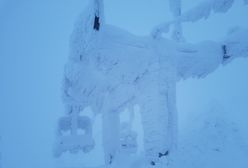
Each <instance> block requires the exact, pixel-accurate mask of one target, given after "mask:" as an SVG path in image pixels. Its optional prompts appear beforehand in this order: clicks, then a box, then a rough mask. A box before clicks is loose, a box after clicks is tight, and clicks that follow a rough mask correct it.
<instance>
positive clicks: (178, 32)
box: [169, 0, 183, 42]
mask: <svg viewBox="0 0 248 168" xmlns="http://www.w3.org/2000/svg"><path fill="white" fill-rule="evenodd" d="M169 3H170V10H171V12H172V15H173V17H174V20H176V22H175V24H174V31H173V34H172V38H173V39H174V40H175V41H177V42H180V41H182V40H183V30H182V23H181V21H180V20H179V17H180V16H181V0H169Z"/></svg>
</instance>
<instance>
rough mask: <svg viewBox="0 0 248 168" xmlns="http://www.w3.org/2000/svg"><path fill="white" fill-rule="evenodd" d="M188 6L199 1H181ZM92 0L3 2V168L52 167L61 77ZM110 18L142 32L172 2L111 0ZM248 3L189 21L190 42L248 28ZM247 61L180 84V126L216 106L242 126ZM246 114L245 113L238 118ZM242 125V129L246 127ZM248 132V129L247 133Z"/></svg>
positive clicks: (0, 3)
mask: <svg viewBox="0 0 248 168" xmlns="http://www.w3.org/2000/svg"><path fill="white" fill-rule="evenodd" d="M182 1H183V10H186V9H188V8H190V7H192V6H194V5H195V4H194V3H197V2H199V0H182ZM86 3H87V1H86V0H42V1H41V0H0V107H1V109H0V126H1V127H0V134H1V135H2V139H3V142H2V148H3V152H2V158H3V163H2V164H3V168H20V167H21V168H44V167H46V168H52V167H53V159H51V158H52V152H51V151H52V145H53V142H54V136H55V135H54V132H55V128H56V123H57V118H58V117H60V116H62V115H63V112H64V109H63V104H62V102H61V81H62V75H63V66H64V63H65V62H66V59H67V56H68V50H69V49H68V44H69V37H70V34H71V32H72V29H73V24H74V21H75V20H76V18H77V16H78V15H79V14H80V12H81V11H82V10H83V9H84V8H85V4H86ZM105 12H106V22H107V23H109V24H114V25H116V26H119V27H122V28H124V29H127V30H128V31H130V32H132V33H134V34H137V35H148V34H149V33H150V31H151V29H152V28H153V27H154V26H155V25H157V24H159V23H161V22H164V21H167V20H169V19H171V14H170V13H169V9H168V4H167V1H166V0H152V1H151V0H105ZM247 17H248V6H243V5H242V1H241V0H237V2H236V3H235V5H234V6H233V8H232V9H231V10H230V11H229V12H228V13H227V14H215V15H211V16H210V18H209V19H208V20H207V21H200V22H198V23H187V24H184V25H183V27H184V33H185V37H186V39H187V41H189V42H198V41H202V40H205V39H208V40H220V39H221V38H222V37H224V36H225V34H226V32H227V30H228V29H229V28H231V27H233V26H242V27H247V28H248V23H247V21H245V20H244V19H247ZM247 73H248V59H238V60H235V61H233V62H232V63H230V64H229V65H227V66H225V67H220V68H219V69H218V70H217V71H215V72H214V73H212V74H211V75H209V76H208V77H207V78H205V79H201V80H196V79H189V80H187V81H180V82H179V84H178V93H177V96H178V110H179V121H180V128H182V127H184V126H185V125H187V124H188V123H190V122H191V119H192V116H196V115H197V114H196V113H203V112H205V111H206V109H207V108H209V106H212V104H214V105H216V104H218V106H221V107H223V109H225V111H227V113H228V114H231V115H233V118H234V120H235V119H236V121H238V122H239V124H240V125H242V124H243V125H245V122H246V120H245V119H246V118H247V116H248V114H247V113H248V103H247V100H248V89H247V86H248V75H247ZM240 116H244V117H240ZM242 128H244V127H242ZM246 131H247V130H246Z"/></svg>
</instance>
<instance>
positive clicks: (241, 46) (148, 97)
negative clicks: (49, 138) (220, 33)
mask: <svg viewBox="0 0 248 168" xmlns="http://www.w3.org/2000/svg"><path fill="white" fill-rule="evenodd" d="M227 2H228V3H227ZM205 3H207V5H206V6H207V9H206V11H205V10H202V9H201V8H200V7H202V6H201V5H200V7H198V8H196V9H195V10H193V12H192V11H191V12H188V13H186V14H182V15H181V14H180V12H179V13H177V12H175V18H177V21H173V22H170V23H169V24H166V25H170V24H175V29H176V30H177V31H176V32H177V35H178V34H179V36H174V39H175V40H170V39H166V38H163V37H162V36H160V35H161V33H164V32H165V31H164V30H165V29H164V28H165V27H164V26H159V27H157V28H155V29H154V31H153V33H152V35H151V36H146V37H140V36H136V35H133V34H131V33H129V32H127V31H125V30H123V29H120V28H118V27H115V26H112V25H107V24H105V23H104V11H103V2H102V1H101V0H94V1H91V4H90V6H89V7H88V8H87V9H86V11H85V12H84V13H83V14H82V15H81V17H80V18H79V20H78V22H77V24H76V25H75V29H74V32H73V35H72V41H71V53H70V56H69V60H68V62H67V63H66V66H65V75H64V88H63V100H64V104H65V106H66V117H63V118H61V119H60V120H59V128H58V141H57V146H56V150H55V151H56V154H57V155H60V154H61V153H62V152H63V151H68V150H69V151H71V152H76V151H77V150H79V149H81V150H83V151H84V152H88V151H89V150H90V149H92V148H93V146H94V140H93V138H92V122H91V119H90V118H89V117H87V116H80V112H82V111H83V109H84V108H85V107H88V106H90V107H91V108H92V110H93V112H94V113H96V114H98V113H99V114H102V120H103V125H102V128H103V147H104V154H105V163H106V164H111V163H112V162H113V161H114V159H115V157H116V155H117V154H118V152H120V151H122V149H123V147H128V146H129V147H130V148H132V147H134V148H135V147H136V146H135V145H137V144H136V142H135V138H136V136H137V135H136V133H135V132H133V131H132V130H131V129H130V128H129V127H128V126H127V125H125V124H124V125H122V126H121V124H120V118H119V113H120V112H121V111H123V110H124V109H125V108H132V107H133V106H134V105H136V104H138V105H139V106H140V109H141V118H142V125H143V130H144V148H145V153H146V158H147V161H148V163H149V164H150V165H151V166H154V165H156V164H157V163H158V162H159V159H160V158H161V157H167V156H170V155H171V153H173V150H174V149H175V148H176V144H177V137H176V136H177V110H176V82H177V81H178V80H180V79H187V78H189V77H195V78H202V77H205V76H206V75H208V74H209V73H211V72H213V71H214V70H215V69H216V68H218V66H220V65H222V64H226V63H227V62H229V61H230V60H232V59H234V58H237V57H245V56H248V30H243V29H235V30H232V31H231V32H230V34H228V36H227V37H226V39H224V40H223V41H221V42H213V41H203V42H201V43H197V44H191V43H185V42H181V43H178V42H177V41H181V40H180V39H181V32H180V29H181V28H180V24H181V22H184V21H195V20H197V19H200V18H202V17H206V16H208V14H209V11H210V10H214V11H226V10H227V9H228V8H229V7H230V5H231V4H232V0H221V1H214V0H211V1H205ZM208 3H209V4H208ZM222 3H223V4H222ZM213 4H214V5H213ZM224 4H225V5H224ZM172 10H179V9H178V7H177V4H175V5H174V6H173V5H172ZM197 11H198V12H197ZM199 11H201V12H203V11H205V12H203V13H201V15H197V18H195V17H196V16H195V14H194V13H195V12H196V13H198V14H199ZM193 16H194V17H193ZM79 130H81V131H79ZM125 143H126V144H125ZM131 151H133V150H131ZM134 151H135V150H134Z"/></svg>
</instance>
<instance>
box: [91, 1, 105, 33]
mask: <svg viewBox="0 0 248 168" xmlns="http://www.w3.org/2000/svg"><path fill="white" fill-rule="evenodd" d="M94 10H95V19H94V27H93V28H94V29H95V30H96V31H99V29H100V27H101V24H102V23H103V22H104V9H103V0H94Z"/></svg>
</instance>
